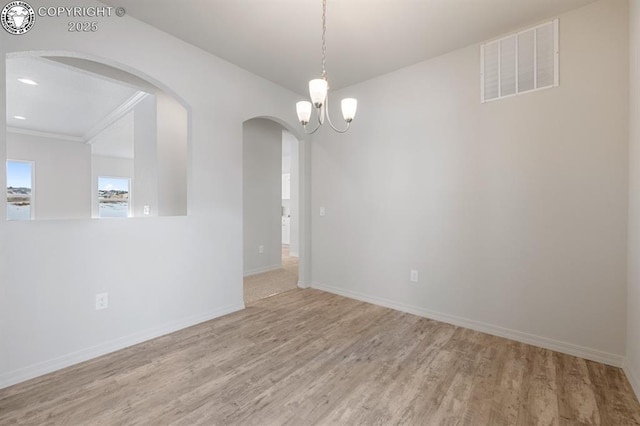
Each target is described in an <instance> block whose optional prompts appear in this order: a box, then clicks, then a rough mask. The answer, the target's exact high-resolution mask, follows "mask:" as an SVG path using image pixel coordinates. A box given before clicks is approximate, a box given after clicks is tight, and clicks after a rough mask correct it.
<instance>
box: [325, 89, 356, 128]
mask: <svg viewBox="0 0 640 426" xmlns="http://www.w3.org/2000/svg"><path fill="white" fill-rule="evenodd" d="M324 102H325V104H324V108H325V111H326V115H327V121H328V122H329V126H331V128H332V129H333V130H335V131H336V132H338V133H346V132H347V130H349V127H350V126H351V123H349V122H347V127H345V129H344V130H340V129H338V128H337V127H336V126H334V125H333V122H332V121H331V116H330V115H329V94H328V93H327V97H326V99H325V100H324Z"/></svg>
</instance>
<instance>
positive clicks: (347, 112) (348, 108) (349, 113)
mask: <svg viewBox="0 0 640 426" xmlns="http://www.w3.org/2000/svg"><path fill="white" fill-rule="evenodd" d="M341 106H342V117H343V118H344V121H346V122H347V123H351V122H352V121H353V119H354V117H355V116H356V110H357V109H358V100H357V99H354V98H344V99H343V100H342V103H341Z"/></svg>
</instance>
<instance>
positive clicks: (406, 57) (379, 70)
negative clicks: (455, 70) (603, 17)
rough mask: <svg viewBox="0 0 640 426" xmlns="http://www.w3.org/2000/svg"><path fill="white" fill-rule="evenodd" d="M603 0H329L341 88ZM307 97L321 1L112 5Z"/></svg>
mask: <svg viewBox="0 0 640 426" xmlns="http://www.w3.org/2000/svg"><path fill="white" fill-rule="evenodd" d="M592 1H594V0H328V5H327V71H328V74H329V82H330V84H331V87H332V88H333V89H338V88H342V87H345V86H349V85H351V84H354V83H358V82H361V81H364V80H367V79H370V78H372V77H375V76H378V75H381V74H384V73H387V72H390V71H393V70H396V69H399V68H402V67H405V66H408V65H411V64H415V63H418V62H420V61H423V60H426V59H429V58H432V57H435V56H438V55H440V54H443V53H446V52H449V51H452V50H455V49H457V48H461V47H464V46H468V45H471V44H474V43H478V42H480V41H483V40H487V39H490V38H493V37H497V36H499V35H501V34H504V33H508V32H511V31H514V30H517V29H519V28H522V27H524V26H527V25H530V24H533V23H537V22H539V21H542V20H545V19H547V18H551V17H553V16H555V15H558V14H560V13H562V12H565V11H567V10H570V9H573V8H577V7H580V6H583V5H586V4H588V3H591V2H592ZM103 3H106V4H108V5H111V6H114V7H117V6H123V5H124V6H125V7H126V9H127V14H129V15H131V16H133V17H135V18H137V19H139V20H141V21H144V22H146V23H148V24H150V25H153V26H155V27H157V28H159V29H161V30H163V31H165V32H167V33H169V34H172V35H174V36H176V37H178V38H181V39H182V40H184V41H186V42H189V43H191V44H193V45H195V46H198V47H200V48H202V49H204V50H206V51H209V52H211V53H213V54H214V55H216V56H219V57H221V58H223V59H226V60H227V61H229V62H231V63H234V64H236V65H238V66H240V67H242V68H245V69H247V70H249V71H251V72H253V73H254V74H257V75H260V76H262V77H264V78H266V79H268V80H271V81H273V82H275V83H278V84H280V85H281V86H284V87H287V88H289V89H291V90H292V91H294V92H297V93H300V94H303V95H306V93H307V92H306V91H307V82H308V80H310V79H312V78H316V77H318V76H319V74H320V70H321V68H320V35H321V23H320V18H321V13H322V2H321V0H189V1H184V2H180V5H179V6H178V4H177V3H176V1H175V0H171V1H169V0H136V1H135V2H133V1H131V2H123V1H121V0H103Z"/></svg>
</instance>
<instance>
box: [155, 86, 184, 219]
mask: <svg viewBox="0 0 640 426" xmlns="http://www.w3.org/2000/svg"><path fill="white" fill-rule="evenodd" d="M156 103H157V120H158V154H157V157H158V214H160V215H162V216H180V215H186V214H187V111H186V110H185V109H184V107H183V106H182V105H180V104H179V103H178V102H177V101H176V100H175V99H173V98H172V97H171V96H168V95H166V94H164V93H157V94H156Z"/></svg>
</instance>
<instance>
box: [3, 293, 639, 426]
mask: <svg viewBox="0 0 640 426" xmlns="http://www.w3.org/2000/svg"><path fill="white" fill-rule="evenodd" d="M0 424H1V425H14V424H19V425H166V424H172V425H314V424H319V425H396V424H401V425H458V424H460V425H615V426H618V425H640V404H639V403H638V401H637V399H636V398H635V396H634V394H633V391H632V390H631V387H630V385H629V383H628V382H627V379H626V378H625V376H624V374H623V373H622V371H621V370H620V369H618V368H614V367H609V366H605V365H602V364H598V363H595V362H590V361H585V360H583V359H580V358H576V357H572V356H568V355H563V354H560V353H556V352H552V351H549V350H545V349H540V348H536V347H533V346H529V345H525V344H522V343H517V342H514V341H511V340H507V339H502V338H498V337H493V336H489V335H486V334H482V333H478V332H474V331H471V330H467V329H464V328H459V327H455V326H452V325H448V324H444V323H440V322H436V321H432V320H428V319H425V318H420V317H417V316H413V315H409V314H404V313H401V312H397V311H394V310H391V309H386V308H382V307H378V306H374V305H370V304H367V303H363V302H359V301H355V300H351V299H346V298H343V297H340V296H336V295H332V294H328V293H323V292H320V291H317V290H299V289H297V290H292V291H289V292H286V293H282V294H280V295H277V296H273V297H270V298H268V299H265V300H263V301H261V302H258V303H256V304H255V305H253V306H251V307H249V308H247V309H245V310H244V311H241V312H237V313H234V314H231V315H227V316H225V317H222V318H218V319H216V320H213V321H209V322H206V323H203V324H200V325H197V326H195V327H191V328H188V329H186V330H182V331H179V332H177V333H173V334H170V335H167V336H164V337H161V338H158V339H155V340H152V341H149V342H146V343H143V344H140V345H137V346H133V347H131V348H128V349H124V350H122V351H118V352H116V353H113V354H110V355H107V356H104V357H101V358H98V359H95V360H92V361H89V362H85V363H83V364H79V365H77V366H73V367H70V368H67V369H65V370H61V371H59V372H56V373H53V374H50V375H47V376H44V377H41V378H38V379H34V380H31V381H29V382H25V383H22V384H19V385H16V386H13V387H10V388H7V389H4V390H0Z"/></svg>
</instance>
